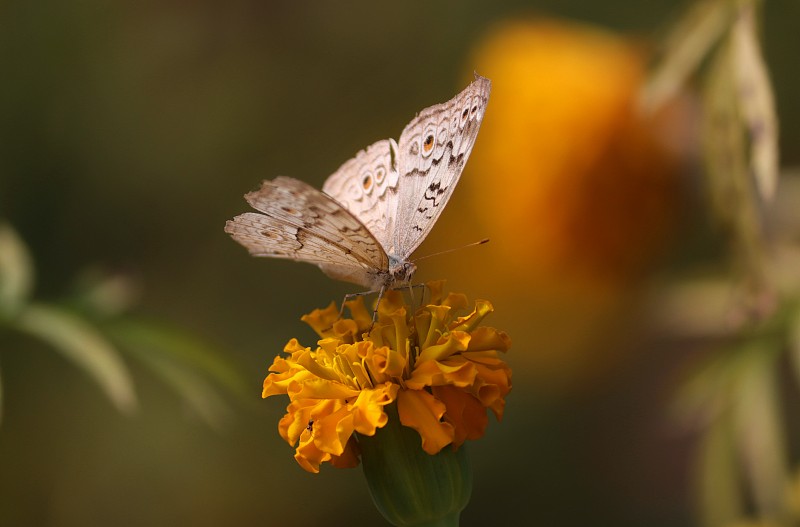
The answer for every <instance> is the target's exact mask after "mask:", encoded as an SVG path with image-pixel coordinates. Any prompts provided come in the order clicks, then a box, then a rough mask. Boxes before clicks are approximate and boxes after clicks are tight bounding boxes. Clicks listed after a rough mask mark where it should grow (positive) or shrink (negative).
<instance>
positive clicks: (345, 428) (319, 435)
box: [313, 405, 354, 456]
mask: <svg viewBox="0 0 800 527" xmlns="http://www.w3.org/2000/svg"><path fill="white" fill-rule="evenodd" d="M313 428H314V444H315V445H316V446H317V448H318V449H320V450H321V451H323V452H327V453H329V454H333V455H335V456H339V455H341V454H342V452H344V447H345V445H346V444H347V441H348V440H349V439H350V436H351V435H353V430H354V426H353V412H352V410H351V408H349V405H346V406H342V407H341V408H339V409H338V410H336V411H335V412H333V413H331V414H329V415H326V416H325V417H321V418H320V419H317V420H315V421H314V426H313Z"/></svg>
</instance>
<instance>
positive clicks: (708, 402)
mask: <svg viewBox="0 0 800 527" xmlns="http://www.w3.org/2000/svg"><path fill="white" fill-rule="evenodd" d="M730 370H731V364H730V360H726V357H725V356H720V355H715V356H713V357H711V358H709V359H706V360H704V361H702V362H701V363H700V364H698V365H697V366H695V367H694V369H693V370H692V371H691V372H690V373H689V376H688V380H686V381H684V382H683V384H682V385H681V386H680V388H679V389H678V392H677V394H676V396H675V398H674V400H673V403H672V406H671V413H672V414H673V416H674V417H675V418H676V419H677V420H678V421H679V422H680V423H682V424H683V425H684V426H687V427H689V428H700V429H705V428H707V427H710V426H712V424H713V423H714V422H715V421H716V420H718V419H719V418H720V416H721V415H722V414H723V413H724V412H725V411H726V410H727V409H728V407H729V406H730V400H729V397H728V393H729V390H730V386H731V375H730Z"/></svg>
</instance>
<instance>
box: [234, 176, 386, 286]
mask: <svg viewBox="0 0 800 527" xmlns="http://www.w3.org/2000/svg"><path fill="white" fill-rule="evenodd" d="M245 199H246V200H247V202H248V203H249V204H250V206H252V207H253V208H254V209H256V210H258V211H260V213H255V212H247V213H244V214H240V215H239V216H236V217H235V218H234V219H232V220H229V221H228V222H227V223H226V224H225V232H227V233H228V234H230V235H231V236H232V237H233V239H234V240H236V241H237V242H239V243H240V244H242V245H243V246H244V247H245V248H246V249H247V250H248V251H249V252H250V254H252V255H253V256H269V257H273V258H287V259H290V260H299V261H303V262H309V263H313V264H317V265H318V266H319V267H320V268H321V269H322V270H323V272H325V274H327V275H328V276H330V277H331V278H336V279H338V280H344V281H347V282H352V283H355V284H359V285H363V286H365V287H374V285H375V284H376V283H379V277H381V276H383V275H385V274H386V270H387V269H388V266H389V262H388V258H387V256H386V253H385V252H384V251H383V249H382V248H381V246H380V244H379V243H378V241H377V240H376V239H375V237H374V236H372V234H370V232H369V230H367V228H366V227H365V226H364V225H363V224H362V223H361V222H360V221H358V219H356V218H355V217H354V216H353V215H352V214H350V212H348V211H347V210H346V209H345V208H344V207H343V206H342V205H340V204H339V203H337V202H336V201H335V200H333V199H331V198H330V197H328V196H326V195H325V194H323V193H322V192H320V191H319V190H317V189H315V188H314V187H312V186H310V185H307V184H305V183H303V182H302V181H299V180H297V179H293V178H287V177H278V178H275V179H274V180H271V181H264V182H263V183H262V185H261V188H259V189H258V190H256V191H253V192H250V193H248V194H246V195H245Z"/></svg>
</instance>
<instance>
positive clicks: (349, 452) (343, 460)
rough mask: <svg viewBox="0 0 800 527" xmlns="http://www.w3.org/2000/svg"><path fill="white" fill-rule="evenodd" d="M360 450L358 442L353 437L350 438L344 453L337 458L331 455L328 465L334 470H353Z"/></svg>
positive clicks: (357, 461)
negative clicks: (334, 468)
mask: <svg viewBox="0 0 800 527" xmlns="http://www.w3.org/2000/svg"><path fill="white" fill-rule="evenodd" d="M360 454H361V450H360V449H359V447H358V441H356V440H355V438H354V437H350V440H349V441H348V442H347V445H345V447H344V452H342V454H341V455H339V456H334V455H333V454H331V459H330V463H331V465H333V466H334V467H336V468H353V467H357V466H358V463H359V461H360V460H359V455H360Z"/></svg>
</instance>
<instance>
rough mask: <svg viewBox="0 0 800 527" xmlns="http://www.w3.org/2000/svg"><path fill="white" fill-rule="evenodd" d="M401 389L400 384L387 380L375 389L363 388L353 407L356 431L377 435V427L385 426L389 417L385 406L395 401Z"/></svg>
mask: <svg viewBox="0 0 800 527" xmlns="http://www.w3.org/2000/svg"><path fill="white" fill-rule="evenodd" d="M399 389H400V386H399V385H397V384H394V383H391V382H387V383H385V384H383V385H381V386H378V387H376V388H375V389H374V390H362V391H361V393H360V394H359V395H358V399H356V401H355V403H353V409H352V411H353V424H354V426H355V430H356V432H358V433H359V434H364V435H368V436H371V435H375V429H376V428H381V427H383V426H384V425H385V424H386V420H387V419H388V417H387V416H386V412H384V409H383V407H384V406H386V405H387V404H391V403H393V402H394V400H395V398H397V392H398V390H399Z"/></svg>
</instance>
